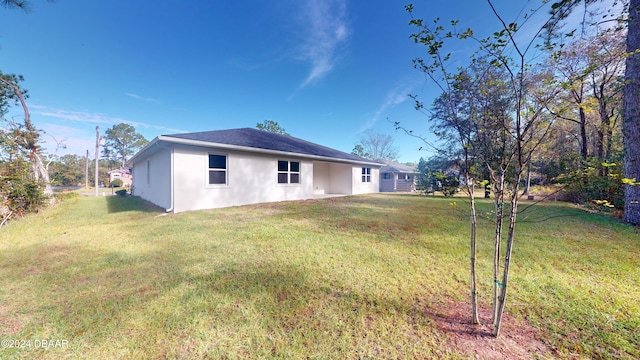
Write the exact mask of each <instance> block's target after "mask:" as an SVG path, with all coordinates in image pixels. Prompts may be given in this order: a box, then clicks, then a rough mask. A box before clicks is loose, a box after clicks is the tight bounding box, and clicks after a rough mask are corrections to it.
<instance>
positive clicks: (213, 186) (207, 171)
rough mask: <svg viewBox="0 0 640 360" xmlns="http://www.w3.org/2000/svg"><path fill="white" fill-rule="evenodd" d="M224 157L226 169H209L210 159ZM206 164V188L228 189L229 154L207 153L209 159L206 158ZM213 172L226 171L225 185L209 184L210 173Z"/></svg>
mask: <svg viewBox="0 0 640 360" xmlns="http://www.w3.org/2000/svg"><path fill="white" fill-rule="evenodd" d="M211 155H213V156H224V160H225V165H224V166H225V167H224V169H223V168H211V167H209V158H210V156H211ZM205 161H206V163H205V186H206V187H207V188H219V187H228V186H229V154H223V153H213V152H211V153H207V158H206V160H205ZM211 171H219V172H222V171H224V183H223V184H211V183H209V173H210V172H211Z"/></svg>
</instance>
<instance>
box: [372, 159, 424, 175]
mask: <svg viewBox="0 0 640 360" xmlns="http://www.w3.org/2000/svg"><path fill="white" fill-rule="evenodd" d="M385 172H388V173H418V169H416V168H414V167H411V166H407V165H404V164H399V163H397V162H393V161H388V162H386V165H385V166H383V167H382V168H381V169H380V173H385Z"/></svg>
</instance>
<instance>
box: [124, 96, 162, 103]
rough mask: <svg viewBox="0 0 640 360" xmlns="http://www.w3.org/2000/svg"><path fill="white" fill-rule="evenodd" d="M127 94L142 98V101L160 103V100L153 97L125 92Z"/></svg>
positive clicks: (138, 98)
mask: <svg viewBox="0 0 640 360" xmlns="http://www.w3.org/2000/svg"><path fill="white" fill-rule="evenodd" d="M125 95H127V96H128V97H131V98H134V99H137V100H142V101H146V102H151V103H155V104H159V103H160V100H158V99H154V98H152V97H144V96H140V95H138V94H134V93H125Z"/></svg>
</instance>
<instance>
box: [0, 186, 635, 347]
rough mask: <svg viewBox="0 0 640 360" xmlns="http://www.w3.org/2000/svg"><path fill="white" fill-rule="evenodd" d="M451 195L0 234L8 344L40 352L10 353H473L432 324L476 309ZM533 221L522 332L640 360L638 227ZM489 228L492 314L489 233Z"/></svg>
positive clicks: (521, 298)
mask: <svg viewBox="0 0 640 360" xmlns="http://www.w3.org/2000/svg"><path fill="white" fill-rule="evenodd" d="M455 201H456V203H457V206H455V207H454V206H452V205H450V202H451V199H445V198H439V197H428V198H427V197H420V196H410V195H382V194H378V195H368V196H355V197H343V198H332V199H324V200H313V201H299V202H284V203H274V204H262V205H256V206H245V207H235V208H228V209H219V210H209V211H198V212H188V213H182V214H177V215H166V216H159V215H161V214H162V212H160V211H159V210H158V209H156V208H154V207H152V206H150V205H148V204H147V203H145V202H143V201H142V200H140V199H137V198H118V197H98V198H94V197H81V198H71V199H68V200H65V201H64V202H62V203H61V204H59V205H56V206H55V207H54V208H53V209H49V210H46V211H44V212H42V213H40V214H36V215H33V216H29V217H27V218H24V219H21V220H19V221H14V222H13V223H10V224H9V225H7V226H5V227H3V228H2V229H1V230H0V278H1V279H2V286H1V287H0V339H3V340H6V339H9V340H22V344H20V343H14V345H22V346H28V345H29V344H28V343H27V341H28V340H31V341H32V343H31V348H28V347H23V348H3V349H2V348H0V358H1V359H5V358H29V359H32V358H42V359H56V358H59V359H62V358H65V359H67V358H93V359H104V358H130V359H151V358H184V359H188V358H212V359H218V358H230V359H235V358H313V359H316V358H320V359H342V358H382V359H387V358H434V357H436V358H466V357H469V356H470V355H469V353H463V352H460V350H458V349H456V348H452V347H451V346H450V341H449V339H450V338H451V336H454V334H450V333H446V332H443V331H441V330H439V329H438V327H436V326H435V325H434V320H433V318H432V317H431V315H430V314H433V312H434V311H438V309H442V308H443V306H446V304H451V303H460V304H466V299H467V293H468V285H467V284H468V263H469V260H468V240H467V237H468V235H467V234H468V216H467V213H466V208H465V203H464V201H463V200H462V199H455ZM489 210H491V204H490V203H489V202H481V204H480V211H481V212H487V211H489ZM545 218H550V219H549V220H546V221H542V220H543V219H545ZM520 219H521V222H520V223H519V224H518V226H517V237H516V243H515V247H514V254H513V265H512V276H511V279H510V290H509V298H508V300H507V308H506V311H507V312H508V313H510V314H511V315H512V321H521V322H524V323H527V324H530V325H532V326H534V327H535V328H537V329H539V334H540V335H539V340H541V341H542V342H544V343H545V344H547V345H548V346H549V348H551V349H552V350H553V351H554V352H553V353H552V356H553V357H567V358H568V357H572V358H576V357H577V358H637V357H640V345H639V344H640V234H639V232H638V229H633V228H630V227H627V226H625V225H622V224H619V223H617V222H616V221H614V220H612V219H610V218H608V217H605V216H602V215H597V214H590V213H587V212H585V211H583V210H580V209H577V208H574V207H573V206H570V205H567V204H556V203H546V204H542V205H538V206H536V207H535V208H534V209H530V210H528V211H526V212H525V213H524V214H522V216H521V217H520ZM480 226H481V227H482V230H481V231H480V240H479V241H480V249H479V258H480V260H479V261H480V262H479V267H480V268H479V273H480V274H479V280H480V281H481V286H480V291H481V293H480V301H481V302H482V303H483V304H484V305H486V306H490V303H489V302H490V296H491V282H492V274H491V263H490V259H491V257H492V254H491V252H492V243H491V242H492V240H491V236H492V233H493V228H492V224H491V222H490V220H489V219H488V218H485V219H483V220H481V223H480ZM505 331H508V330H505ZM36 339H38V340H66V341H68V346H64V347H61V348H46V349H45V348H42V347H41V344H40V347H38V348H36V347H35V345H36V344H35V342H34V341H35V340H36ZM3 344H5V343H3ZM470 350H472V349H470ZM532 357H535V354H532Z"/></svg>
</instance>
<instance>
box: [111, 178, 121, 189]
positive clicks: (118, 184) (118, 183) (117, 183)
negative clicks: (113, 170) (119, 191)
mask: <svg viewBox="0 0 640 360" xmlns="http://www.w3.org/2000/svg"><path fill="white" fill-rule="evenodd" d="M122 184H123V182H122V179H114V180H113V181H112V182H111V183H110V184H109V187H112V188H116V187H122Z"/></svg>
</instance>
